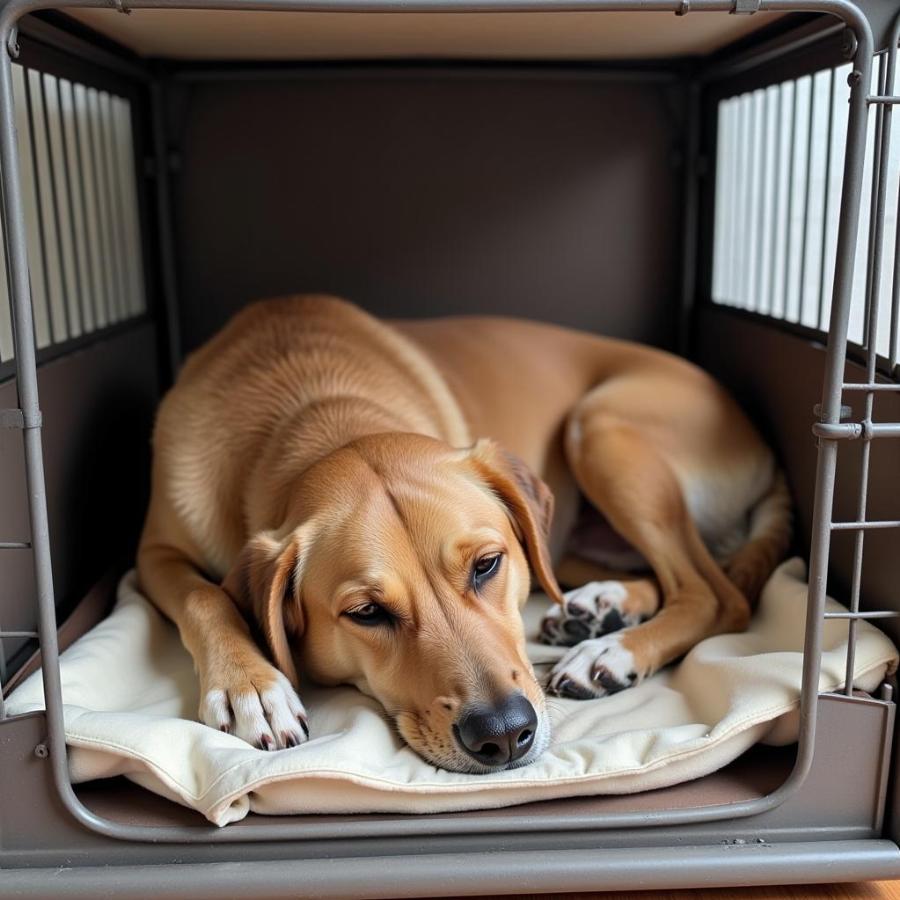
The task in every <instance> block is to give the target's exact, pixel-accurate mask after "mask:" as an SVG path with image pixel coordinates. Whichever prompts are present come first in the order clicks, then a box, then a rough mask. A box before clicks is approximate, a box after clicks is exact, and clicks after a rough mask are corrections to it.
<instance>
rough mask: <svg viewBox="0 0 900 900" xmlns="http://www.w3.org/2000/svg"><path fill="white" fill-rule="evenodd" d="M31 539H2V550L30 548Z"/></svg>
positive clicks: (0, 547) (0, 544)
mask: <svg viewBox="0 0 900 900" xmlns="http://www.w3.org/2000/svg"><path fill="white" fill-rule="evenodd" d="M30 549H31V543H30V542H29V541H0V550H30Z"/></svg>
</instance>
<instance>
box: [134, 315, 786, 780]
mask: <svg viewBox="0 0 900 900" xmlns="http://www.w3.org/2000/svg"><path fill="white" fill-rule="evenodd" d="M554 497H555V498H556V503H555V512H554ZM579 503H587V504H589V505H590V507H591V508H592V509H594V510H595V511H596V512H597V513H599V514H601V515H602V519H600V517H599V516H598V521H599V522H601V523H605V524H602V525H600V526H598V525H595V526H592V527H593V528H594V534H595V535H597V534H601V535H602V534H603V533H604V532H606V533H608V534H609V535H611V536H613V537H615V538H616V540H615V541H613V542H612V544H611V545H610V546H609V549H608V553H606V555H604V541H603V540H599V539H598V540H596V541H595V540H588V541H587V544H588V545H589V550H590V553H589V554H588V555H590V556H592V557H593V558H592V559H591V560H585V559H583V558H582V559H581V561H580V562H576V561H575V560H574V559H572V558H569V559H568V560H567V559H566V558H565V556H564V550H565V542H566V539H567V538H568V537H569V536H570V535H571V533H572V531H573V525H574V523H575V520H576V517H577V514H578V508H579ZM588 537H590V534H589V535H588ZM789 538H790V503H789V496H788V492H787V488H786V486H785V481H784V478H783V476H782V475H781V473H780V471H779V470H778V468H777V467H776V465H775V463H774V460H773V456H772V453H771V452H770V451H769V449H768V448H767V447H766V445H765V444H764V443H763V441H762V440H761V439H760V436H759V435H758V434H757V432H756V431H755V430H754V428H753V426H752V425H751V424H750V422H749V421H748V420H747V419H746V418H745V416H744V415H743V414H742V413H741V411H740V410H739V409H738V408H737V406H736V405H735V403H734V402H733V401H732V400H731V399H730V398H729V396H728V395H727V394H726V393H725V392H724V391H723V390H722V388H720V387H719V386H718V385H717V384H716V383H715V382H714V381H713V380H712V379H711V378H709V377H708V376H707V375H706V374H704V373H703V372H702V371H700V370H699V369H697V368H695V367H694V366H692V365H690V364H689V363H687V362H685V361H684V360H682V359H679V358H677V357H674V356H671V355H669V354H666V353H663V352H660V351H657V350H653V349H649V348H647V347H642V346H638V345H635V344H631V343H626V342H622V341H617V340H611V339H606V338H600V337H596V336H594V335H589V334H582V333H579V332H575V331H570V330H567V329H563V328H559V327H555V326H552V325H546V324H538V323H534V322H526V321H519V320H513V319H500V318H488V317H463V318H453V319H432V320H423V321H402V322H390V323H386V322H380V321H378V320H376V319H374V318H372V317H371V316H369V315H368V314H366V313H365V312H363V311H362V310H360V309H359V308H357V307H355V306H353V305H351V304H349V303H346V302H344V301H342V300H338V299H334V298H330V297H295V298H287V299H279V300H271V301H266V302H261V303H257V304H254V305H252V306H249V307H248V308H246V309H245V310H243V311H242V312H241V313H239V314H238V315H237V316H236V317H235V318H234V319H233V320H232V321H231V322H230V323H229V324H228V325H227V326H226V327H225V328H224V329H223V330H222V331H221V332H220V333H219V334H218V335H216V336H215V337H214V338H213V339H212V340H211V341H210V342H209V343H208V344H206V345H205V346H204V347H202V348H201V349H200V350H198V351H197V352H196V353H194V354H193V355H192V356H191V357H190V358H189V359H188V361H187V363H186V364H185V366H184V369H183V371H182V372H181V374H180V376H179V378H178V381H177V383H176V384H175V386H174V387H173V388H172V390H171V391H170V392H169V393H168V395H167V396H166V398H165V399H164V401H163V403H162V405H161V407H160V410H159V415H158V419H157V423H156V429H155V434H154V461H153V484H152V496H151V501H150V507H149V511H148V513H147V519H146V523H145V526H144V531H143V535H142V537H141V543H140V548H139V552H138V571H139V577H140V581H141V584H142V587H143V589H144V591H145V592H146V593H147V594H148V595H149V597H150V598H151V599H152V600H153V602H154V603H155V604H156V605H157V606H158V607H159V609H160V610H162V612H163V613H164V614H165V615H167V616H168V617H169V618H170V619H172V621H173V622H174V623H175V624H176V625H177V627H178V629H179V631H180V634H181V638H182V640H183V641H184V644H185V646H186V647H187V649H188V650H189V651H190V653H191V655H192V657H193V659H194V662H195V665H196V669H197V673H198V676H199V679H200V686H201V705H200V718H201V719H202V720H203V721H204V722H205V723H206V724H208V725H210V726H212V727H214V728H219V729H221V730H222V731H225V732H232V733H234V734H236V735H237V736H239V737H241V738H243V739H244V740H246V741H248V742H250V743H252V744H254V745H256V746H257V747H260V748H262V749H267V750H275V749H281V748H284V747H291V746H295V745H297V744H300V743H302V742H303V741H305V740H306V739H308V737H309V729H308V724H307V717H306V713H305V711H304V707H303V704H302V702H301V700H300V697H299V695H298V692H299V694H302V679H301V676H303V677H308V678H310V679H313V680H314V681H316V682H319V683H321V684H325V685H337V684H352V685H355V686H356V687H357V688H359V690H361V691H363V692H364V693H366V694H368V695H370V696H372V697H375V698H376V699H377V700H378V701H379V702H380V703H381V704H382V705H383V706H384V708H385V710H386V711H387V713H388V714H389V715H390V716H391V717H392V718H393V720H394V722H395V723H396V727H397V729H398V731H399V733H400V734H401V735H402V737H403V739H404V740H405V741H406V742H407V743H408V744H409V745H410V746H411V747H412V748H413V749H414V750H415V751H417V752H418V753H419V754H420V755H421V756H423V757H424V758H425V759H427V760H429V761H430V762H432V763H433V764H434V765H436V766H440V767H442V768H445V769H451V770H455V771H464V772H488V771H497V770H500V769H505V768H512V767H515V766H520V765H525V764H527V763H529V762H531V761H532V760H534V759H536V758H537V757H538V756H539V755H540V754H541V753H542V752H543V751H544V749H545V748H546V747H547V744H548V742H549V739H550V731H549V725H548V717H547V711H546V703H545V694H544V690H543V687H542V685H541V684H539V683H538V682H537V681H536V679H535V677H534V674H533V672H532V669H531V665H530V664H529V661H528V658H527V656H526V654H525V636H524V633H523V626H522V620H521V617H520V608H521V606H522V604H523V603H524V601H525V599H526V598H527V596H528V594H529V591H530V589H531V582H532V576H534V578H535V579H536V581H537V582H538V583H539V584H540V586H541V588H543V590H544V591H545V592H546V594H547V595H548V596H549V597H550V598H551V599H552V600H553V601H555V603H556V604H557V606H556V608H555V609H554V611H553V613H551V615H549V616H548V617H547V619H546V620H545V622H544V625H543V636H544V638H545V639H546V640H549V641H551V642H557V643H572V642H573V639H576V638H584V639H583V640H581V641H580V642H579V643H577V644H576V645H575V646H574V647H572V649H571V650H569V651H568V652H567V654H566V655H565V656H564V657H563V658H562V659H561V660H560V661H559V663H558V664H557V665H556V666H555V668H554V669H553V671H552V673H551V676H550V680H549V683H548V685H547V687H548V690H549V691H550V692H551V693H554V694H557V695H560V696H563V697H570V698H576V699H582V698H590V697H601V696H603V695H605V694H608V693H612V692H615V691H619V690H622V689H623V688H627V687H629V686H630V685H634V684H636V683H638V682H640V681H641V680H642V679H644V678H646V677H647V676H649V675H651V674H652V673H653V672H655V671H656V670H657V669H659V668H660V667H661V666H665V665H666V664H667V663H669V662H671V661H672V660H674V659H676V658H677V657H679V656H680V655H682V654H684V653H685V652H686V651H687V650H689V649H690V648H691V647H692V646H693V645H694V644H696V643H697V642H698V641H700V640H702V639H703V638H706V637H708V636H710V635H713V634H717V633H722V632H729V631H737V630H741V629H743V628H745V627H746V625H747V622H748V619H749V616H750V611H751V608H752V604H753V603H754V601H755V599H756V597H757V595H758V593H759V591H760V588H761V586H762V585H763V583H764V582H765V580H766V579H767V578H768V576H769V574H770V573H771V572H772V570H773V569H774V567H775V566H776V564H777V563H778V562H779V561H780V559H781V558H782V557H783V555H784V554H785V552H786V550H787V546H788V542H789ZM582 543H585V541H584V535H583V534H582ZM583 555H584V554H583ZM554 559H562V562H561V566H562V568H559V567H557V570H556V574H555V572H554V564H553V560H554ZM604 562H605V563H610V562H611V563H614V564H616V567H617V568H618V569H619V571H609V570H608V567H607V568H606V569H604V568H603V565H602V564H603V563H604ZM635 562H636V565H637V566H638V567H641V566H643V567H644V569H645V572H644V573H643V574H638V575H635V572H634V571H633V570H632V568H633V567H632V563H635ZM626 567H627V568H628V569H629V571H628V572H623V571H621V570H622V569H624V568H626ZM566 569H568V572H569V573H570V574H568V575H565V570H566ZM557 575H559V576H560V578H561V580H562V579H563V577H564V576H565V578H564V580H565V581H566V582H568V583H570V584H571V583H573V579H575V578H577V579H578V580H579V581H580V582H587V585H586V586H585V587H584V588H582V589H581V590H578V591H576V592H574V593H572V594H570V595H569V596H568V597H567V598H564V597H563V596H562V594H561V592H560V588H559V586H558V582H557Z"/></svg>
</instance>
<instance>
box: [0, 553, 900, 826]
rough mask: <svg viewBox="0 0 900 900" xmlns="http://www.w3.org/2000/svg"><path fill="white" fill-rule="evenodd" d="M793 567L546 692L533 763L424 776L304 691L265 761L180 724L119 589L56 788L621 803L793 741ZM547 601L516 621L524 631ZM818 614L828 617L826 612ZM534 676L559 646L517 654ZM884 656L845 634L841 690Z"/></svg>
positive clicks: (350, 699) (180, 796)
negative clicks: (697, 637)
mask: <svg viewBox="0 0 900 900" xmlns="http://www.w3.org/2000/svg"><path fill="white" fill-rule="evenodd" d="M804 579H805V568H804V565H803V563H802V562H801V561H800V560H799V559H794V560H790V561H789V562H786V563H784V564H783V565H782V566H781V567H780V568H779V569H778V570H777V571H776V572H775V574H774V575H773V576H772V578H771V579H770V581H769V583H768V585H767V586H766V589H765V591H764V593H763V597H762V600H761V603H760V607H759V610H758V611H757V613H756V615H755V616H754V619H753V622H752V624H751V626H750V629H749V630H748V631H747V632H745V633H743V634H731V635H721V636H719V637H713V638H710V639H708V640H706V641H703V642H702V643H701V644H699V645H698V646H697V647H695V648H694V649H693V650H692V651H691V652H690V653H689V654H688V655H687V656H686V657H685V658H684V660H683V661H682V662H681V663H679V664H678V665H677V666H675V667H673V668H670V669H668V670H665V671H663V672H660V673H659V674H658V675H656V676H655V677H653V678H651V679H649V680H648V681H647V682H645V683H643V684H641V685H639V686H637V687H635V688H631V689H629V690H626V691H622V692H621V693H619V694H614V695H613V696H610V697H605V698H603V699H600V700H589V701H575V700H561V699H555V698H551V699H550V702H549V706H550V710H551V713H552V721H553V743H552V745H551V747H550V749H549V750H548V751H547V752H546V753H545V754H544V756H543V757H542V758H541V759H539V760H538V761H537V762H536V763H534V764H532V765H530V766H526V767H524V768H521V769H515V770H512V771H508V772H500V773H498V774H495V775H461V774H456V773H452V772H445V771H443V770H440V769H435V768H434V767H433V766H431V765H429V764H428V763H426V762H424V761H423V760H422V759H421V758H420V757H418V756H417V755H416V754H415V753H413V751H412V750H410V749H409V748H408V747H406V746H404V745H403V744H402V742H401V741H400V740H399V739H398V737H397V734H396V732H395V731H394V729H393V728H392V727H391V726H390V725H389V724H388V722H387V721H386V720H385V718H384V716H383V715H382V711H381V708H380V706H379V705H378V704H377V703H376V702H375V701H373V700H370V699H368V698H367V697H364V696H363V695H362V694H360V693H358V692H357V691H356V690H355V689H353V688H338V689H322V688H313V687H306V688H305V689H304V690H303V700H304V703H305V704H306V708H307V710H308V711H309V713H310V730H311V734H312V740H310V741H309V742H308V743H307V744H304V745H303V746H301V747H296V748H293V749H288V750H281V751H278V752H274V753H266V752H263V751H261V750H255V749H254V748H253V747H250V746H249V745H248V744H245V743H244V742H243V741H241V740H239V739H238V738H236V737H234V736H231V735H227V734H223V733H222V732H219V731H216V730H214V729H212V728H207V727H206V726H204V725H201V724H199V723H198V722H196V721H194V716H195V715H196V710H197V690H198V687H197V682H196V678H195V676H194V672H193V668H192V665H191V660H190V657H189V656H188V654H187V652H186V651H185V650H184V648H183V647H182V645H181V643H180V641H179V638H178V634H177V632H176V631H175V629H174V628H173V626H171V625H170V624H169V623H168V622H166V621H165V620H164V619H163V618H162V617H161V616H160V615H159V613H157V612H156V610H155V609H154V608H153V607H152V606H151V605H150V603H149V602H148V601H147V600H145V599H144V598H143V597H142V596H141V595H140V594H139V593H138V591H137V590H136V588H135V578H134V575H133V573H132V574H129V575H127V576H126V577H125V578H124V579H123V580H122V583H121V585H120V587H119V598H118V602H117V604H116V607H115V609H114V610H113V612H112V614H111V615H110V616H109V618H107V619H106V620H105V621H103V622H102V623H100V625H98V626H97V627H96V628H94V629H93V630H92V631H91V632H89V633H88V634H87V635H85V636H84V637H83V638H81V639H80V640H79V641H77V642H76V643H75V644H73V646H72V647H70V648H69V649H68V650H67V651H66V652H65V653H64V654H63V655H62V659H61V664H60V665H61V670H62V684H63V697H64V701H65V717H66V734H67V737H68V744H69V746H70V753H69V764H70V768H71V774H72V778H73V780H74V781H86V780H88V779H93V778H108V777H111V776H114V775H125V776H127V777H128V778H130V779H131V780H132V781H135V782H137V783H138V784H140V785H143V786H144V787H146V788H148V789H149V790H151V791H154V792H155V793H157V794H161V795H163V796H164V797H169V798H170V799H172V800H175V801H176V802H178V803H182V804H184V805H186V806H189V807H193V808H194V809H197V810H199V811H200V812H201V813H203V815H205V816H206V817H207V818H208V819H209V820H210V821H211V822H214V823H215V824H217V825H225V824H227V823H228V822H233V821H236V820H237V819H242V818H243V817H244V816H246V815H247V813H248V812H250V811H251V810H252V811H254V812H257V813H269V814H276V813H277V814H282V813H346V812H355V813H359V812H401V813H427V812H444V811H451V810H465V809H477V808H487V807H497V806H506V805H510V804H515V803H523V802H526V801H532V800H546V799H549V798H552V797H566V796H582V795H588V794H624V793H631V792H634V791H642V790H648V789H650V788H659V787H664V786H667V785H672V784H676V783H678V782H681V781H687V780H689V779H692V778H698V777H700V776H702V775H706V774H708V773H710V772H713V771H715V770H716V769H718V768H720V767H721V766H723V765H725V764H726V763H728V762H730V761H731V760H733V759H735V757H737V756H738V755H739V754H741V753H742V752H743V751H744V750H746V749H748V748H749V747H750V746H751V745H752V744H754V743H756V742H757V741H765V742H767V743H777V744H783V743H788V742H791V741H794V740H796V737H797V719H798V717H797V715H796V711H797V705H798V695H799V688H800V673H801V665H802V653H801V650H802V646H803V631H804V622H805V615H806V583H805V580H804ZM546 605H547V600H546V599H545V598H543V597H535V598H532V600H531V601H530V602H529V604H528V607H527V609H526V625H527V627H528V632H527V633H529V634H534V633H536V631H537V625H538V622H539V621H540V618H541V615H542V612H543V610H544V609H545V608H546ZM829 608H830V609H832V610H839V609H841V607H840V605H839V604H837V603H836V602H835V601H833V600H829ZM846 640H847V623H846V621H842V620H828V621H826V623H825V626H824V643H823V646H824V652H823V655H822V676H821V681H820V688H821V690H823V691H830V690H833V689H835V688H837V687H838V686H840V685H841V683H842V681H843V678H844V664H845V653H846ZM529 652H530V655H531V658H532V661H533V662H534V663H535V664H536V666H537V668H538V671H539V673H540V672H542V671H546V668H547V667H548V665H549V664H551V663H552V662H553V661H555V660H556V659H558V658H559V656H560V655H561V654H562V652H563V651H562V650H561V649H557V648H551V647H546V646H543V645H541V644H537V643H533V644H530V645H529ZM896 666H897V651H896V650H895V649H894V647H893V645H892V644H891V642H890V641H889V640H888V639H887V638H886V637H885V636H884V635H883V634H882V633H881V632H880V631H878V630H877V629H876V628H874V627H872V626H871V625H869V624H867V623H865V622H860V624H859V629H858V639H857V650H856V685H857V686H858V687H860V688H863V689H866V690H874V689H875V688H876V687H877V685H878V684H879V682H880V681H881V679H882V678H883V677H884V676H885V675H886V674H888V673H891V672H893V671H894V670H895V669H896ZM41 690H42V688H41V677H40V673H39V672H38V673H35V674H34V675H32V676H31V677H30V678H28V679H27V680H26V681H25V682H23V683H22V685H21V686H20V687H19V688H18V689H17V690H16V691H14V692H13V693H12V695H11V696H10V698H9V703H8V708H9V712H10V713H11V714H18V713H26V712H31V711H33V710H36V709H42V708H43V696H42V693H41Z"/></svg>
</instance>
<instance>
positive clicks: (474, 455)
mask: <svg viewBox="0 0 900 900" xmlns="http://www.w3.org/2000/svg"><path fill="white" fill-rule="evenodd" d="M470 458H471V460H472V462H473V463H474V464H475V467H476V468H477V470H478V472H479V474H480V476H481V477H482V479H483V480H484V481H485V482H486V483H487V484H488V486H489V487H490V488H491V490H492V491H493V492H494V493H495V494H496V495H497V496H498V497H499V498H500V499H501V500H502V501H503V504H504V505H505V506H506V509H507V511H508V512H509V515H510V517H511V518H512V520H513V522H514V524H515V525H516V528H517V530H518V532H519V540H520V541H522V543H523V544H524V545H525V549H526V551H527V553H528V561H529V563H530V564H531V568H532V571H533V572H534V574H535V576H537V580H538V581H539V582H540V584H541V587H542V588H543V589H544V592H545V593H546V594H547V596H548V597H550V599H551V600H553V601H555V602H556V603H559V604H560V605H562V603H563V597H562V592H561V591H560V589H559V585H558V584H557V583H556V576H555V575H554V574H553V564H552V563H551V561H550V550H549V548H548V546H547V542H548V540H549V537H550V525H551V523H552V522H553V494H552V493H551V492H550V488H548V487H547V485H546V484H544V482H543V481H541V479H540V478H538V477H537V475H535V474H534V473H533V472H532V471H531V469H529V468H528V466H527V465H525V463H524V462H523V461H522V460H521V459H519V457H518V456H516V455H515V454H514V453H510V452H509V451H508V450H504V449H503V448H502V447H500V446H499V445H498V444H497V443H496V442H495V441H491V440H487V439H482V440H480V441H478V442H477V443H476V444H475V446H474V447H473V448H472V450H471V451H470Z"/></svg>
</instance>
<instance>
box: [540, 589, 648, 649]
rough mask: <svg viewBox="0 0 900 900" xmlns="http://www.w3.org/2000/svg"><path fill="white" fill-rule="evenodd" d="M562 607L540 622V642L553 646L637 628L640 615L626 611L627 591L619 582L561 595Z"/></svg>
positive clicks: (550, 612)
mask: <svg viewBox="0 0 900 900" xmlns="http://www.w3.org/2000/svg"><path fill="white" fill-rule="evenodd" d="M563 597H564V599H565V601H566V602H565V605H564V606H554V607H553V609H551V610H550V611H549V612H548V613H547V615H546V616H544V619H543V621H542V622H541V630H540V634H539V635H538V638H539V640H540V641H541V642H542V643H544V644H551V645H553V646H556V647H572V646H574V645H575V644H578V643H580V642H581V641H586V640H589V639H590V638H596V637H600V636H602V635H604V634H611V633H612V632H614V631H618V630H619V629H620V628H628V627H630V626H632V625H637V624H638V622H640V621H641V617H640V615H637V614H635V613H633V612H629V611H628V610H627V609H626V601H627V600H628V588H627V587H626V586H625V585H624V584H623V583H622V582H621V581H591V582H590V583H588V584H585V585H584V586H582V587H580V588H576V589H575V590H574V591H567V592H566V593H565V594H564V595H563Z"/></svg>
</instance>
